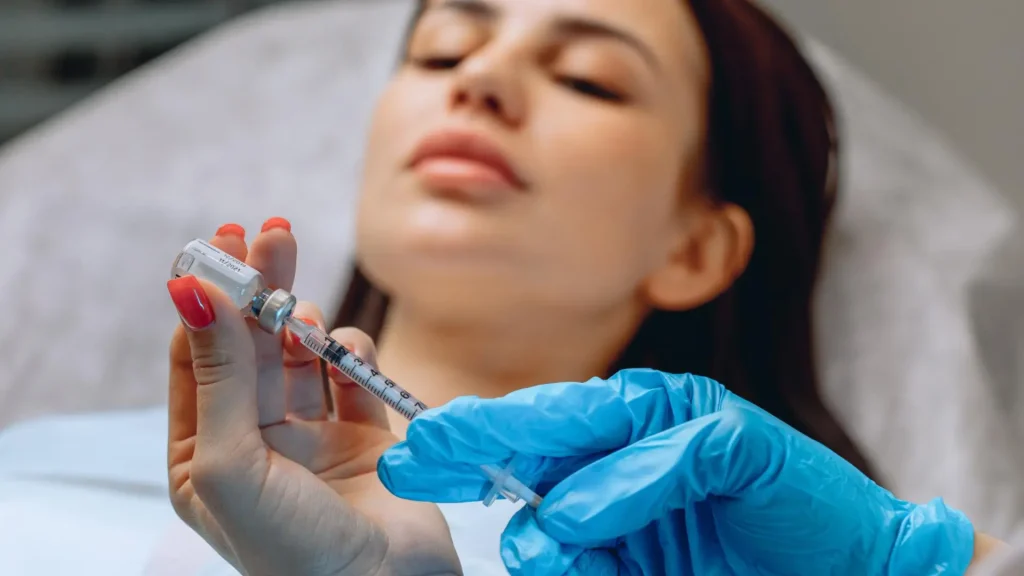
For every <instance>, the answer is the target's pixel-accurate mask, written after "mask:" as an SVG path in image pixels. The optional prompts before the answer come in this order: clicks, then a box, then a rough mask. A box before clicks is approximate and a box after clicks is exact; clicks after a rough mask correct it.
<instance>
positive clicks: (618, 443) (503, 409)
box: [406, 369, 728, 464]
mask: <svg viewBox="0 0 1024 576" xmlns="http://www.w3.org/2000/svg"><path fill="white" fill-rule="evenodd" d="M727 395H728V392H727V391H726V390H725V388H723V387H722V386H721V385H720V384H718V383H717V382H714V381H713V380H709V379H707V378H701V377H697V376H692V375H689V374H685V375H680V376H675V375H671V374H665V373H662V372H658V371H654V370H646V369H638V370H623V371H621V372H619V373H618V374H616V375H615V376H613V377H612V378H609V379H608V380H601V379H597V378H594V379H591V380H589V381H587V382H581V383H560V384H547V385H543V386H535V387H532V388H526V389H523V390H518V391H516V392H513V393H511V394H509V395H507V396H505V397H503V398H497V399H493V400H484V399H480V398H475V397H463V398H457V399H455V400H453V401H452V402H449V403H448V404H446V405H445V406H443V407H440V408H436V409H433V410H429V411H427V412H425V413H423V414H421V415H420V416H419V417H417V418H416V420H414V421H413V422H412V423H411V424H410V425H409V429H408V432H407V434H406V438H407V440H408V443H409V449H410V450H411V451H412V453H413V454H415V455H417V456H421V455H422V456H423V457H430V458H434V459H436V460H442V461H451V462H461V463H466V464H485V463H493V462H497V461H503V460H507V459H508V458H510V457H511V456H512V455H513V454H524V455H537V456H548V457H553V458H564V457H570V456H580V455H585V454H593V453H599V452H604V451H610V450H615V449H617V448H621V447H623V446H628V445H629V444H632V443H633V442H636V441H637V440H639V439H641V438H645V437H647V436H650V435H652V434H657V433H659V432H661V431H663V430H667V429H669V428H671V427H673V426H675V425H677V424H680V423H682V422H686V421H688V420H690V419H692V418H694V417H695V416H700V415H703V414H708V413H711V412H714V411H717V410H718V409H719V408H720V406H721V404H722V402H723V399H724V398H725V397H726V396H727Z"/></svg>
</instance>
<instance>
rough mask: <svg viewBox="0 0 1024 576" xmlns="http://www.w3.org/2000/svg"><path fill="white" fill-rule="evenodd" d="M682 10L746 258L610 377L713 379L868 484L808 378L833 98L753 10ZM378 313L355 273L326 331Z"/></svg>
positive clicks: (641, 338) (719, 181) (642, 340)
mask: <svg viewBox="0 0 1024 576" xmlns="http://www.w3.org/2000/svg"><path fill="white" fill-rule="evenodd" d="M688 4H689V5H690V8H691V9H692V10H693V13H694V14H695V15H696V19H697V21H698V23H699V25H700V28H701V29H702V31H703V35H704V40H705V43H706V45H707V48H708V51H709V54H710V59H711V70H712V81H711V92H710V98H709V114H710V119H709V120H710V121H709V135H708V142H707V147H708V149H707V152H708V155H707V156H708V163H709V164H708V166H707V173H708V174H709V179H710V182H709V183H708V184H709V190H711V194H712V195H713V196H714V199H715V200H717V201H721V202H728V203H732V204H735V205H737V206H740V207H741V208H743V209H744V210H746V211H747V213H748V214H749V215H750V218H751V220H752V221H753V224H754V230H755V234H756V242H755V247H754V251H753V254H752V256H751V259H750V263H749V265H748V267H747V269H746V270H745V271H744V273H743V274H742V275H741V276H740V277H739V279H738V280H737V281H736V282H735V284H734V285H733V286H732V287H731V288H730V289H729V290H728V291H726V292H725V293H723V294H722V295H721V296H719V297H718V298H716V299H715V300H713V301H712V302H710V303H708V304H706V305H704V306H702V307H700V308H697V309H694V310H688V311H684V312H665V311H655V312H653V313H651V314H650V316H649V317H648V318H647V319H646V320H645V321H644V322H643V324H642V325H641V327H640V329H639V330H638V331H637V334H636V335H635V337H634V338H633V340H632V342H631V343H630V344H629V345H628V346H627V347H626V349H625V350H624V351H623V352H622V355H621V356H620V357H619V359H618V360H617V362H616V363H615V364H614V366H611V367H610V368H609V373H613V372H615V371H618V370H620V369H623V368H634V367H649V368H654V369H657V370H661V371H664V372H669V373H684V372H688V373H694V374H701V375H704V376H708V377H711V378H714V379H715V380H718V381H719V382H721V383H722V384H724V385H725V386H727V387H728V388H729V389H730V390H732V391H733V392H735V393H736V394H739V395H740V396H743V397H744V398H746V399H748V400H750V401H751V402H754V403H755V404H757V405H759V406H761V407H762V408H764V409H765V410H767V411H769V412H770V413H772V414H773V415H775V416H776V417H778V418H780V419H781V420H783V421H785V422H786V423H788V424H790V425H791V426H793V427H794V428H796V429H797V430H800V431H801V432H803V433H804V434H807V435H808V436H810V437H811V438H814V439H815V440H818V441H819V442H821V443H823V444H825V445H826V446H828V447H829V448H831V449H832V450H833V451H835V452H836V453H838V454H839V455H840V456H842V457H843V458H845V459H846V460H848V461H849V462H851V463H852V464H853V465H855V466H857V467H858V468H860V469H861V470H862V471H863V472H864V473H866V474H867V475H869V476H873V474H872V470H871V468H870V465H869V463H868V462H867V460H866V459H865V458H864V457H863V456H862V454H861V453H860V451H859V450H858V449H857V447H856V446H855V444H854V443H853V441H852V440H851V439H850V437H849V436H848V435H847V434H846V432H845V431H844V430H843V428H842V426H841V425H840V424H839V423H838V422H837V421H836V420H835V418H834V417H833V416H832V414H831V413H830V411H829V409H828V408H827V407H826V406H825V405H824V403H823V401H822V398H821V395H820V393H819V391H818V382H817V373H816V369H815V360H814V348H813V334H812V318H811V305H812V295H813V291H814V286H815V283H816V279H817V276H818V267H819V260H820V258H821V251H822V244H823V237H824V235H825V229H826V225H827V222H828V219H829V214H830V212H831V210H832V207H833V204H834V200H835V195H836V182H837V178H836V173H835V172H836V170H837V162H836V157H837V141H836V135H835V120H834V116H833V111H832V106H831V104H830V102H829V98H828V95H827V94H826V92H825V90H824V88H823V87H822V85H821V83H820V82H819V81H818V78H817V77H816V75H815V73H814V71H813V70H812V69H811V67H810V66H809V65H808V63H807V61H806V60H805V59H804V57H803V56H802V54H801V53H800V51H799V49H798V48H797V47H796V46H795V44H794V42H793V41H792V39H791V38H790V37H789V35H788V34H787V33H786V32H785V31H784V30H783V29H782V28H781V27H780V26H779V25H778V24H777V23H776V22H774V21H773V20H772V18H771V17H769V16H768V15H767V14H765V13H764V12H763V11H761V10H760V9H758V8H757V7H755V6H754V5H753V4H752V3H750V2H748V1H747V0H690V1H689V2H688ZM418 17H419V13H417V16H416V18H418ZM415 21H416V20H415V19H414V20H413V22H415ZM386 310H387V297H386V295H384V294H383V293H381V292H380V291H379V290H378V289H376V288H375V287H374V286H372V285H371V284H370V282H369V281H368V280H367V278H366V277H365V276H364V275H363V274H362V272H361V271H360V270H359V269H358V267H357V268H355V269H354V270H353V274H352V277H351V280H350V284H349V288H348V293H347V294H346V296H345V299H344V301H343V303H342V306H341V309H340V311H339V313H338V315H337V318H336V320H335V325H337V326H356V327H358V328H360V329H362V330H364V331H365V332H367V333H368V334H369V335H370V336H371V337H373V338H376V337H377V336H378V334H379V332H380V330H381V327H382V325H383V321H384V315H385V313H386Z"/></svg>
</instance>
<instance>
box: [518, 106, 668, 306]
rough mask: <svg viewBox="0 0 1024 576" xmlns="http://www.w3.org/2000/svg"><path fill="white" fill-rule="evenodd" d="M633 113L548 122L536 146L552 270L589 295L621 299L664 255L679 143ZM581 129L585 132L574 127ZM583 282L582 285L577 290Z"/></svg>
mask: <svg viewBox="0 0 1024 576" xmlns="http://www.w3.org/2000/svg"><path fill="white" fill-rule="evenodd" d="M637 116H638V114H629V113H626V112H621V111H620V112H608V111H602V113H600V114H598V113H595V114H593V116H592V117H590V118H587V117H584V116H582V115H581V114H580V113H579V110H578V107H577V110H576V114H575V115H569V116H563V118H573V121H571V122H566V121H564V120H562V121H561V122H559V121H558V120H557V118H553V119H552V120H551V121H550V122H549V123H547V124H546V125H544V124H542V125H541V126H543V128H541V129H540V130H541V131H542V132H543V134H540V135H538V136H537V137H536V139H535V140H534V141H535V142H539V143H543V144H542V147H543V150H542V151H541V154H542V156H541V158H543V162H544V173H545V174H546V175H549V178H550V181H546V182H545V186H544V189H545V190H544V192H545V198H544V199H543V201H544V203H545V204H546V209H545V210H543V212H542V213H543V214H544V220H545V221H544V223H543V225H542V229H544V230H545V231H546V235H547V238H545V239H544V241H545V242H546V243H547V245H548V246H550V247H551V248H552V250H551V251H550V252H549V253H550V255H551V262H550V263H551V265H552V268H551V273H552V274H554V275H557V276H559V277H562V278H563V281H564V282H567V283H572V284H573V285H574V286H575V288H576V289H578V290H585V291H589V292H591V293H592V295H593V296H594V297H595V298H596V297H601V294H599V293H602V294H603V295H604V296H606V297H624V296H628V295H630V294H632V293H633V292H634V291H635V289H636V288H637V285H638V284H639V283H640V282H641V281H642V280H643V279H644V278H645V277H646V276H647V275H648V274H650V273H651V272H652V271H653V270H654V269H655V268H656V267H657V266H658V265H660V264H661V263H662V262H664V260H665V258H667V255H668V250H669V249H670V244H669V242H668V240H669V239H670V237H671V234H670V233H671V231H672V224H673V222H675V221H676V219H675V218H674V216H675V214H676V211H677V210H678V206H679V194H680V192H679V186H678V182H679V164H680V162H679V157H680V151H679V150H678V145H675V144H673V141H672V139H671V138H670V136H669V135H668V134H667V133H666V131H665V129H664V128H663V127H662V126H659V125H657V124H656V123H655V122H653V121H645V120H643V119H638V117H637ZM582 126H585V127H586V128H585V129H581V128H579V127H582ZM582 284H586V286H583V285H582Z"/></svg>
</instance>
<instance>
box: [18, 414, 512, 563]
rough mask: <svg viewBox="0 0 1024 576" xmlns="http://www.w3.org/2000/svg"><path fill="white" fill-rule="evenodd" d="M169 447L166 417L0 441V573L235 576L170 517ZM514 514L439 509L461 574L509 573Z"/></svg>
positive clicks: (25, 433)
mask: <svg viewBox="0 0 1024 576" xmlns="http://www.w3.org/2000/svg"><path fill="white" fill-rule="evenodd" d="M166 445H167V416H166V410H164V409H156V410H147V411H140V412H128V413H120V414H97V415H91V416H72V417H57V418H48V419H44V420H39V421H34V422H31V423H26V424H22V425H19V426H15V427H12V428H11V429H9V430H7V431H6V432H4V433H2V434H0V574H3V575H4V576H64V575H68V574H75V575H76V576H224V575H230V574H237V572H236V571H235V570H234V569H233V568H232V567H231V566H230V565H229V564H228V563H226V562H225V561H224V560H222V559H221V558H220V557H219V556H218V555H217V554H216V553H215V552H213V550H212V549H211V548H210V547H209V546H207V545H206V543H205V542H204V541H203V540H202V539H201V538H199V536H197V535H196V534H195V533H194V532H192V531H191V530H190V529H189V528H188V527H187V526H186V525H185V524H184V523H183V522H181V521H180V520H179V519H178V517H177V516H176V515H175V514H174V510H173V509H172V508H171V505H170V501H169V499H168V496H167V468H166ZM520 506H521V504H519V505H513V504H510V503H509V502H507V501H498V502H495V503H494V505H492V506H491V507H490V508H485V507H484V506H483V505H481V504H476V503H473V504H445V505H442V506H441V511H442V512H443V513H444V515H445V518H446V519H447V521H448V525H449V527H450V529H451V532H452V539H453V540H454V542H455V548H456V550H457V552H458V554H459V558H460V559H461V560H462V565H463V569H464V570H465V573H466V574H467V575H469V576H476V575H483V576H486V575H492V574H506V573H507V572H506V571H505V569H504V567H503V565H502V563H501V558H500V556H499V552H498V546H499V538H500V536H501V532H502V530H504V528H505V526H506V525H507V524H508V520H509V519H510V518H511V517H512V515H513V514H514V513H515V511H516V510H518V509H519V507H520Z"/></svg>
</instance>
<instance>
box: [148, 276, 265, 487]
mask: <svg viewBox="0 0 1024 576" xmlns="http://www.w3.org/2000/svg"><path fill="white" fill-rule="evenodd" d="M167 286H168V291H169V292H170V294H171V299H172V301H173V302H174V305H175V307H176V308H177V310H178V313H179V315H180V316H181V319H182V322H183V324H185V325H186V326H187V327H188V329H187V330H185V335H186V338H187V341H188V350H189V357H190V358H191V363H190V364H186V363H184V362H182V361H180V360H181V358H175V359H173V360H172V365H171V382H172V384H171V388H172V391H173V392H172V394H174V395H175V396H179V395H181V394H187V393H189V392H191V391H194V394H195V405H196V414H195V416H196V419H195V427H196V439H195V445H194V453H193V454H192V457H191V470H192V473H191V480H192V483H193V485H194V486H195V487H196V490H197V492H198V490H199V486H200V479H199V478H198V477H197V473H196V470H197V469H198V470H202V469H203V468H204V466H205V467H207V469H208V468H209V466H214V467H216V468H217V470H219V471H222V472H225V473H226V474H225V475H219V477H220V478H222V479H224V478H225V477H232V478H233V477H235V476H236V475H237V476H239V477H247V476H248V475H249V474H253V473H257V474H258V473H259V470H261V468H262V467H263V465H265V460H266V456H265V454H264V449H263V444H262V440H261V439H260V435H259V428H258V426H257V424H258V410H257V405H256V395H255V387H254V383H255V382H256V370H255V350H254V347H253V342H252V338H251V335H250V332H249V327H248V325H247V324H246V322H245V320H244V319H243V317H242V315H241V313H239V311H238V310H237V309H236V307H235V306H234V304H233V303H232V301H231V299H230V298H228V296H227V295H226V294H224V293H223V292H222V291H221V290H220V289H219V288H217V286H216V285H214V284H211V283H209V282H205V281H201V280H198V279H196V278H195V277H193V276H184V277H181V278H177V279H174V280H171V281H170V282H168V284H167ZM174 352H176V353H177V354H179V355H180V354H181V353H182V352H183V350H182V349H181V348H180V347H179V348H176V349H175V350H174V351H172V353H174ZM189 371H191V376H190V375H189V373H188V372H189ZM180 402H184V400H182V399H180V396H179V399H178V400H175V403H176V404H177V403H180Z"/></svg>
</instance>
